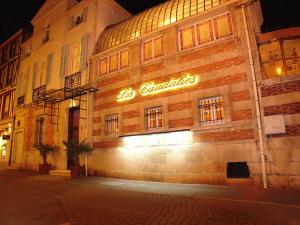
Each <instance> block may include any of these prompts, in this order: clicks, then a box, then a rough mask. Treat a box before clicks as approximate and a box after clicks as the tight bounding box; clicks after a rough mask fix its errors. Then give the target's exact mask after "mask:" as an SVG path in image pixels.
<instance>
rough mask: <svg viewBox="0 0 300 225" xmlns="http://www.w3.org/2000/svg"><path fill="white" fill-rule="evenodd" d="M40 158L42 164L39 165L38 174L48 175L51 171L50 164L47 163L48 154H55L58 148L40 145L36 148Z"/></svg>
mask: <svg viewBox="0 0 300 225" xmlns="http://www.w3.org/2000/svg"><path fill="white" fill-rule="evenodd" d="M36 148H37V149H38V150H39V152H40V155H41V156H42V159H43V163H42V164H39V173H40V174H48V173H49V171H50V169H51V163H47V157H48V155H49V154H50V153H53V152H56V151H57V150H58V149H59V148H58V147H57V146H52V145H48V144H43V143H40V144H39V145H37V146H36Z"/></svg>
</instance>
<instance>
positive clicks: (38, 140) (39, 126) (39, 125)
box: [34, 117, 45, 146]
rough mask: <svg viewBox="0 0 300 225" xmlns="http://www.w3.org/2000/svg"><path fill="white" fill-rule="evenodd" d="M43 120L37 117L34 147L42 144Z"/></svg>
mask: <svg viewBox="0 0 300 225" xmlns="http://www.w3.org/2000/svg"><path fill="white" fill-rule="evenodd" d="M44 121H45V119H44V118H43V117H38V118H37V120H36V125H35V140H34V144H35V146H38V145H39V144H42V143H43V127H44Z"/></svg>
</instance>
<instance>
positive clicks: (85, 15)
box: [82, 7, 88, 22]
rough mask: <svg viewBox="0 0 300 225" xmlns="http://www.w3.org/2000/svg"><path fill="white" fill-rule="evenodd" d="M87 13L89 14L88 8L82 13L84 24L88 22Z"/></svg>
mask: <svg viewBox="0 0 300 225" xmlns="http://www.w3.org/2000/svg"><path fill="white" fill-rule="evenodd" d="M87 13H88V8H87V7H86V8H84V9H83V13H82V21H83V22H84V21H86V19H87Z"/></svg>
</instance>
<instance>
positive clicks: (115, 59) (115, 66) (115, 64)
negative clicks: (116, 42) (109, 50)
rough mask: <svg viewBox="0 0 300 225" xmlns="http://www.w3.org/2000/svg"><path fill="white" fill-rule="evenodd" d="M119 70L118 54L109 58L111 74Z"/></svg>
mask: <svg viewBox="0 0 300 225" xmlns="http://www.w3.org/2000/svg"><path fill="white" fill-rule="evenodd" d="M117 69H118V54H117V53H116V54H113V55H111V56H109V72H114V71H116V70H117Z"/></svg>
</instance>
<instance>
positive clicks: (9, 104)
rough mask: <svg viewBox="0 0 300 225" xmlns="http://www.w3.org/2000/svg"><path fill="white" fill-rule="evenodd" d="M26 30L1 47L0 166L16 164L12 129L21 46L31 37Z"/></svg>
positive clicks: (27, 29)
mask: <svg viewBox="0 0 300 225" xmlns="http://www.w3.org/2000/svg"><path fill="white" fill-rule="evenodd" d="M30 33H31V32H30V28H24V29H21V30H19V31H18V32H17V33H15V34H14V35H13V36H12V37H10V38H9V39H8V40H6V41H5V42H4V43H2V44H1V45H0V164H4V165H7V164H8V163H11V162H12V163H14V162H15V160H17V158H20V157H21V156H20V155H17V154H16V153H15V152H14V151H12V150H13V149H14V148H13V146H12V144H11V143H12V135H11V134H12V128H13V124H14V108H15V96H16V85H17V75H18V72H19V65H20V58H21V44H22V42H24V41H25V40H26V39H27V38H28V36H29V35H30Z"/></svg>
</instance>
